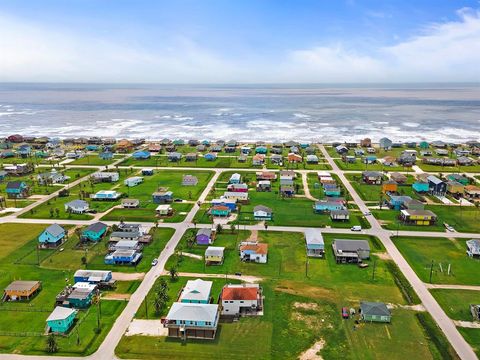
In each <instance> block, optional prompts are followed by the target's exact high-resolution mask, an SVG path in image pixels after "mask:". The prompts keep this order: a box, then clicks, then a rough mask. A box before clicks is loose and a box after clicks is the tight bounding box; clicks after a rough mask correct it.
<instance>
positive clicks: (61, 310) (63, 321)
mask: <svg viewBox="0 0 480 360" xmlns="http://www.w3.org/2000/svg"><path fill="white" fill-rule="evenodd" d="M76 315H77V310H75V309H71V308H66V307H63V306H57V307H55V309H54V310H53V311H52V312H51V314H50V315H49V316H48V318H47V328H48V331H49V332H52V333H55V334H66V333H68V331H69V330H70V328H71V327H72V325H73V322H74V320H75V316H76Z"/></svg>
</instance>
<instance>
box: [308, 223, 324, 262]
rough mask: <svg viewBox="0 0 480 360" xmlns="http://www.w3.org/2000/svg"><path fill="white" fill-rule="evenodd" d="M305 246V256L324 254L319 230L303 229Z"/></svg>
mask: <svg viewBox="0 0 480 360" xmlns="http://www.w3.org/2000/svg"><path fill="white" fill-rule="evenodd" d="M304 234H305V247H306V250H307V256H311V257H323V255H324V254H325V242H324V241H323V236H322V233H321V231H320V230H317V229H306V230H305V233H304Z"/></svg>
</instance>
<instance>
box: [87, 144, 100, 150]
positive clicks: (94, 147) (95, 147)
mask: <svg viewBox="0 0 480 360" xmlns="http://www.w3.org/2000/svg"><path fill="white" fill-rule="evenodd" d="M98 149H99V147H98V145H93V144H90V145H87V146H85V150H87V151H97V150H98Z"/></svg>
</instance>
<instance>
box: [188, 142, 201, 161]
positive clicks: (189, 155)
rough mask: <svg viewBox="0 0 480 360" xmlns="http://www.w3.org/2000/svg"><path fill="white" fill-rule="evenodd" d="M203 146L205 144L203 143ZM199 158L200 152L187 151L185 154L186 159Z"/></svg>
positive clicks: (193, 159) (194, 159)
mask: <svg viewBox="0 0 480 360" xmlns="http://www.w3.org/2000/svg"><path fill="white" fill-rule="evenodd" d="M201 146H203V145H201ZM197 160H198V154H197V153H193V152H191V153H187V154H185V161H197Z"/></svg>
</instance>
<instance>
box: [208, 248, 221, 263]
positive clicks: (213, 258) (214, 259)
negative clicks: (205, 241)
mask: <svg viewBox="0 0 480 360" xmlns="http://www.w3.org/2000/svg"><path fill="white" fill-rule="evenodd" d="M224 250H225V248H224V247H222V246H209V247H208V248H207V250H205V264H207V265H221V264H223V252H224Z"/></svg>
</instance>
